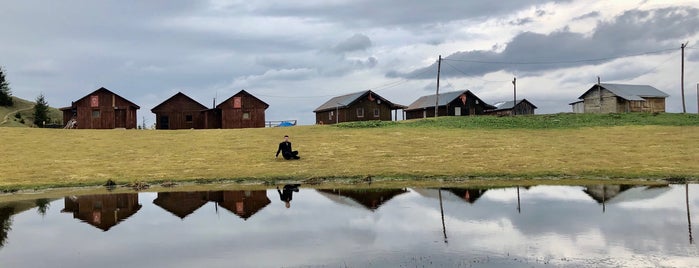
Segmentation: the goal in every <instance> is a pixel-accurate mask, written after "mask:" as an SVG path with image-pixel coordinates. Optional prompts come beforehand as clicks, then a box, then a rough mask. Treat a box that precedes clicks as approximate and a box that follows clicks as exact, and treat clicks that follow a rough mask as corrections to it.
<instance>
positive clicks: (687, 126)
mask: <svg viewBox="0 0 699 268" xmlns="http://www.w3.org/2000/svg"><path fill="white" fill-rule="evenodd" d="M596 116H597V117H594V116H589V115H572V114H562V115H540V116H522V117H516V118H511V117H459V118H456V117H450V118H447V117H445V118H439V119H437V120H434V119H427V120H415V121H406V122H401V123H392V122H385V123H376V122H374V123H348V124H341V125H339V126H297V127H290V128H267V129H231V130H221V129H216V130H177V131H154V130H64V129H38V128H0V137H2V138H1V139H2V143H1V144H0V151H2V152H3V153H2V157H0V171H1V172H2V173H0V190H5V191H8V190H15V189H28V188H47V187H63V186H84V185H101V184H103V183H104V182H105V181H107V180H109V179H111V180H114V181H116V182H117V183H120V184H125V183H132V182H150V183H154V182H163V181H197V182H214V181H222V180H225V181H233V182H266V183H274V182H277V181H282V180H296V181H305V182H318V181H324V180H325V179H349V180H352V179H355V180H360V181H361V180H362V178H366V177H369V176H370V177H372V178H373V179H374V180H377V181H380V180H392V179H402V180H415V179H417V180H437V179H440V180H441V179H452V178H456V179H489V178H500V179H508V180H526V179H540V178H545V179H555V180H558V179H586V178H602V179H604V178H629V179H634V178H635V179H638V178H640V179H644V178H652V179H655V178H669V177H673V178H682V179H689V180H697V179H699V164H698V163H699V160H698V159H699V117H697V116H696V115H678V114H675V115H670V114H660V115H657V116H653V115H644V116H641V115H596ZM605 117H606V119H605ZM639 118H641V119H639ZM643 118H645V119H643ZM659 119H660V120H659ZM576 120H577V121H579V122H588V121H596V122H597V123H596V125H595V124H593V123H574V122H575V121H576ZM610 120H616V121H615V123H614V124H612V123H609V121H610ZM643 120H647V121H643ZM648 120H655V121H657V122H655V123H653V122H648ZM533 121H540V122H543V123H539V124H535V123H533ZM483 122H490V123H483ZM571 122H573V123H571ZM668 122H672V123H668ZM482 124H485V125H482ZM552 124H553V126H552ZM609 125H616V126H609ZM285 134H288V135H290V136H291V141H292V142H293V144H294V149H296V150H299V151H300V155H301V157H302V159H301V160H299V161H286V160H283V159H282V158H281V157H280V158H279V159H275V158H274V153H275V151H276V149H277V145H278V143H279V142H280V141H281V140H282V137H283V135H285Z"/></svg>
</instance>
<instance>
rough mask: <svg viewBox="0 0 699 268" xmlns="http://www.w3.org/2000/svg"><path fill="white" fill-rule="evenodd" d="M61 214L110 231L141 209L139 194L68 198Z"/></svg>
mask: <svg viewBox="0 0 699 268" xmlns="http://www.w3.org/2000/svg"><path fill="white" fill-rule="evenodd" d="M64 203H65V205H64V209H63V210H61V212H67V213H73V218H76V219H80V220H82V221H84V222H87V223H89V224H90V225H92V226H95V227H97V228H99V229H101V230H102V231H108V230H109V229H110V228H112V227H113V226H114V225H117V224H118V223H119V222H121V221H123V220H125V219H127V218H128V217H130V216H131V215H133V214H136V212H137V211H138V210H139V209H141V204H139V203H138V194H136V193H126V194H105V195H83V196H66V197H65V198H64Z"/></svg>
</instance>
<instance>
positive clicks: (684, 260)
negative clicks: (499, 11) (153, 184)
mask: <svg viewBox="0 0 699 268" xmlns="http://www.w3.org/2000/svg"><path fill="white" fill-rule="evenodd" d="M282 200H286V202H285V201H282ZM289 200H290V201H289ZM697 211H699V185H698V184H689V185H665V186H653V187H649V186H633V185H592V186H545V185H543V186H530V187H509V188H494V189H487V188H476V187H474V188H441V189H419V188H402V189H375V188H367V189H324V190H318V189H311V188H304V187H303V186H301V187H299V188H294V187H293V186H288V187H287V188H281V189H280V190H279V191H278V190H277V189H268V190H256V191H245V190H230V191H228V190H227V191H202V192H163V193H154V192H144V193H121V194H110V195H87V196H66V197H64V198H59V199H39V200H26V201H14V202H9V203H0V221H1V222H0V224H1V225H0V227H2V229H1V230H0V267H309V266H310V267H658V266H668V267H697V266H699V247H698V246H697V244H696V243H695V242H694V241H693V238H692V230H693V229H696V225H694V226H693V225H692V224H693V223H694V224H696V222H697V221H699V219H697V218H696V217H694V216H692V214H691V213H692V212H697ZM692 227H694V228H692Z"/></svg>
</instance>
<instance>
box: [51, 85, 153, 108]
mask: <svg viewBox="0 0 699 268" xmlns="http://www.w3.org/2000/svg"><path fill="white" fill-rule="evenodd" d="M99 91H106V92H107V93H111V94H114V95H115V96H117V97H119V98H122V99H123V100H125V101H126V102H128V103H129V104H130V106H132V107H135V108H136V109H141V107H140V106H138V105H136V104H135V103H133V102H131V101H130V100H128V99H126V98H124V97H122V96H119V94H116V93H114V92H112V91H110V90H109V89H106V88H104V87H100V88H98V89H97V90H95V91H92V92H90V94H87V95H85V96H84V97H82V98H79V99H78V100H76V101H74V102H73V105H71V106H70V107H63V108H61V109H60V110H68V109H71V108H73V107H74V106H75V103H76V102H79V101H81V100H82V99H84V98H87V97H89V96H90V95H92V94H95V93H97V92H99Z"/></svg>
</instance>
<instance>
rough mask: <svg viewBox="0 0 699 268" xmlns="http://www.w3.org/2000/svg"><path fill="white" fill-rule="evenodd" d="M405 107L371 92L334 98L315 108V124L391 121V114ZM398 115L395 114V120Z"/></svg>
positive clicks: (366, 91)
mask: <svg viewBox="0 0 699 268" xmlns="http://www.w3.org/2000/svg"><path fill="white" fill-rule="evenodd" d="M403 108H405V106H403V105H400V104H395V103H393V102H390V101H388V100H387V99H385V98H383V97H381V96H379V95H378V94H376V93H374V92H372V91H371V90H365V91H360V92H356V93H352V94H347V95H342V96H337V97H334V98H332V99H330V100H328V101H327V102H325V103H323V105H321V106H320V107H318V108H316V109H315V110H314V111H313V112H314V113H315V114H316V123H317V124H335V123H342V122H353V121H369V120H383V121H391V117H392V116H391V113H392V112H393V111H397V110H399V109H403ZM397 115H398V113H397V112H396V113H395V120H397V117H398V116H397Z"/></svg>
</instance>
